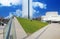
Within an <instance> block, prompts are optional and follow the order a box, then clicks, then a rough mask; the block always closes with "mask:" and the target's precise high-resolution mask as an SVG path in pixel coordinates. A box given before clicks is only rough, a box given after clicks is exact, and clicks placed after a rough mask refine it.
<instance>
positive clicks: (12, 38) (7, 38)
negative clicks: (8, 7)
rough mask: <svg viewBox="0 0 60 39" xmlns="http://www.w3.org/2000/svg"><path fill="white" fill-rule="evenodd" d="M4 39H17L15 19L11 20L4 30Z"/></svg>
mask: <svg viewBox="0 0 60 39" xmlns="http://www.w3.org/2000/svg"><path fill="white" fill-rule="evenodd" d="M3 39H16V33H15V27H14V20H13V17H12V18H11V19H10V21H9V22H8V24H7V25H6V27H5V28H4V30H3Z"/></svg>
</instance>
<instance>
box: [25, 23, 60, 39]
mask: <svg viewBox="0 0 60 39" xmlns="http://www.w3.org/2000/svg"><path fill="white" fill-rule="evenodd" d="M26 39H60V24H59V23H51V24H49V25H47V27H44V28H42V29H40V30H38V31H37V32H35V33H34V34H32V35H31V36H29V37H27V38H26Z"/></svg>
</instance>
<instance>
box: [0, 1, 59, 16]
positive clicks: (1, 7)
mask: <svg viewBox="0 0 60 39" xmlns="http://www.w3.org/2000/svg"><path fill="white" fill-rule="evenodd" d="M33 2H38V3H40V4H41V3H42V4H43V5H46V6H45V7H41V6H35V7H33V9H34V11H35V12H34V14H33V17H39V16H42V15H45V13H46V12H47V11H59V12H60V0H33ZM5 3H6V4H5ZM11 3H12V4H11ZM17 10H18V11H19V10H20V11H22V5H21V0H15V1H14V0H10V1H9V2H8V0H6V1H4V0H0V16H3V17H6V16H8V15H9V14H10V12H16V11H17ZM59 14H60V13H59Z"/></svg>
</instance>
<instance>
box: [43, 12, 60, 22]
mask: <svg viewBox="0 0 60 39" xmlns="http://www.w3.org/2000/svg"><path fill="white" fill-rule="evenodd" d="M42 21H44V22H45V21H60V15H58V12H56V11H55V12H47V13H46V15H45V16H42Z"/></svg>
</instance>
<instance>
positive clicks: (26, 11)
mask: <svg viewBox="0 0 60 39" xmlns="http://www.w3.org/2000/svg"><path fill="white" fill-rule="evenodd" d="M22 17H23V18H30V19H31V18H32V0H22Z"/></svg>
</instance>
